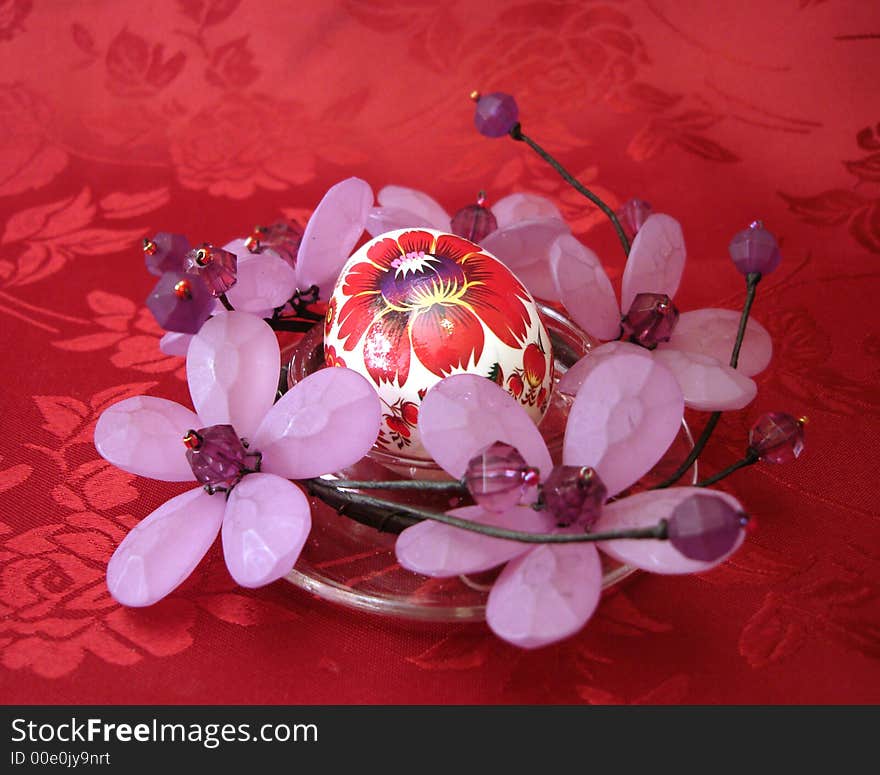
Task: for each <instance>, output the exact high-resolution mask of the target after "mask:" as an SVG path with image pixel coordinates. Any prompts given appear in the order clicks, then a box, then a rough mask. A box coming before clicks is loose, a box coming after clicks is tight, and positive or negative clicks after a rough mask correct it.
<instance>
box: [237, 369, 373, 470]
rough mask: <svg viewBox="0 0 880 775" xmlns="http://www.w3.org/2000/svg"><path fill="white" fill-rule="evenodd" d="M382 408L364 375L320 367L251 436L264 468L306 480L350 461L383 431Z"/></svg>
mask: <svg viewBox="0 0 880 775" xmlns="http://www.w3.org/2000/svg"><path fill="white" fill-rule="evenodd" d="M381 421H382V408H381V403H380V401H379V396H378V395H377V394H376V390H375V388H373V387H372V386H371V385H370V383H369V382H367V380H366V379H364V378H363V377H362V376H361V375H360V374H358V373H357V372H354V371H352V370H351V369H343V368H338V367H337V368H332V369H322V370H321V371H316V372H315V373H314V374H311V375H309V376H308V377H306V378H305V379H304V380H302V381H301V382H298V383H297V384H296V385H294V386H293V388H291V389H290V390H289V391H288V392H287V393H285V394H284V396H282V398H281V399H280V400H279V401H278V403H277V404H275V406H273V407H272V409H271V410H270V411H269V413H268V414H267V415H266V417H265V419H264V420H263V422H262V424H261V425H260V427H259V429H258V430H257V433H256V435H255V436H254V437H253V446H254V449H258V450H260V452H262V453H263V463H262V470H263V471H266V472H268V473H273V474H278V475H279V476H284V477H287V478H289V479H306V478H308V477H310V476H320V475H322V474H328V473H331V472H333V471H338V470H339V469H341V468H345V467H346V466H350V465H351V464H352V463H355V462H357V461H358V460H360V459H361V458H362V457H363V456H364V455H366V454H367V452H369V450H370V447H372V446H373V444H374V443H375V441H376V436H377V435H378V434H379V426H380V423H381Z"/></svg>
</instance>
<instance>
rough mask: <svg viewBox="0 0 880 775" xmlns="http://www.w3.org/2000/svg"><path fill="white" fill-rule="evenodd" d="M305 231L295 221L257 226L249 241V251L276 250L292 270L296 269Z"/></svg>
mask: <svg viewBox="0 0 880 775" xmlns="http://www.w3.org/2000/svg"><path fill="white" fill-rule="evenodd" d="M304 233H305V229H303V227H302V226H300V224H299V223H298V222H297V221H295V220H290V221H279V222H278V223H273V224H272V225H271V226H257V227H256V228H255V229H254V233H253V234H252V235H251V238H250V239H249V240H248V249H249V250H251V252H258V251H259V250H262V249H263V248H270V249H271V250H274V251H275V252H276V253H277V254H278V255H279V256H281V258H283V259H284V260H285V261H286V262H287V263H288V264H290V266H291V268H293V269H296V258H297V255H298V254H299V246H300V244H302V238H303V234H304Z"/></svg>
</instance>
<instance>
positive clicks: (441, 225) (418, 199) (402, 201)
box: [376, 186, 452, 232]
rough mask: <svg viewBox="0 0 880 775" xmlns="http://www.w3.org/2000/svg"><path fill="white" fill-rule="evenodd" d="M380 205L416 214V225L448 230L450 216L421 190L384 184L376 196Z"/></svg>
mask: <svg viewBox="0 0 880 775" xmlns="http://www.w3.org/2000/svg"><path fill="white" fill-rule="evenodd" d="M376 199H377V201H378V202H379V204H380V205H382V207H389V208H392V207H393V208H394V209H397V210H407V211H408V212H411V213H412V214H413V215H416V216H418V218H419V222H418V223H417V224H414V225H416V226H430V227H431V228H434V229H439V230H440V231H446V232H448V231H449V225H450V221H451V220H452V218H451V217H450V215H449V213H447V212H446V210H444V209H443V207H441V205H440V203H439V202H437V200H435V199H434V198H432V197H430V196H428V195H427V194H425V193H424V192H422V191H416V189H414V188H407V187H406V186H385V188H383V189H381V190H380V191H379V193H378V195H377V197H376Z"/></svg>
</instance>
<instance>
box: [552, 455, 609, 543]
mask: <svg viewBox="0 0 880 775" xmlns="http://www.w3.org/2000/svg"><path fill="white" fill-rule="evenodd" d="M542 492H543V498H544V506H545V507H546V508H547V510H548V511H549V512H550V513H551V514H552V515H553V517H554V519H555V520H556V524H557V525H559V526H560V527H568V526H569V525H579V526H581V527H583V528H584V529H586V530H589V529H590V528H591V527H593V525H594V524H595V523H596V520H597V519H598V518H599V514H600V513H601V511H602V505H603V504H604V503H605V499H606V498H607V497H608V489H607V488H606V487H605V484H604V483H603V481H602V480H601V479H600V478H599V474H597V473H596V472H595V471H594V470H593V469H592V468H590V467H589V466H554V468H553V470H552V471H551V472H550V476H548V477H547V480H546V481H545V482H544V485H543V490H542Z"/></svg>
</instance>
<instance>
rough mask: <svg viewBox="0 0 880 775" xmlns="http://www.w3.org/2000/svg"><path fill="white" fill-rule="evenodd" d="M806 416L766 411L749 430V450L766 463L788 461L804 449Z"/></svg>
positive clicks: (796, 456) (798, 455)
mask: <svg viewBox="0 0 880 775" xmlns="http://www.w3.org/2000/svg"><path fill="white" fill-rule="evenodd" d="M804 425H806V418H804V417H801V418H800V419H796V418H794V417H792V416H791V415H790V414H785V413H784V412H768V413H767V414H765V415H763V416H762V417H761V418H759V419H758V421H757V422H756V423H755V424H754V425H753V426H752V429H751V430H750V431H749V451H750V452H752V453H753V454H755V455H757V456H758V458H760V459H761V460H763V461H764V462H767V463H790V462H791V461H793V460H795V459H796V458H798V457H800V454H801V452H803V451H804Z"/></svg>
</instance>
